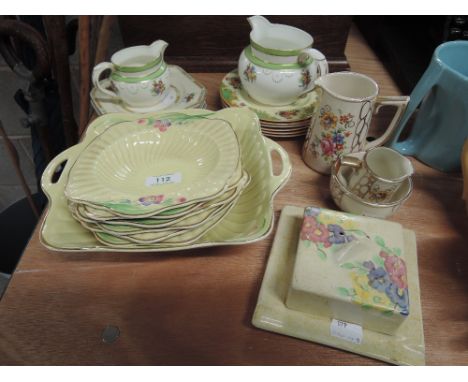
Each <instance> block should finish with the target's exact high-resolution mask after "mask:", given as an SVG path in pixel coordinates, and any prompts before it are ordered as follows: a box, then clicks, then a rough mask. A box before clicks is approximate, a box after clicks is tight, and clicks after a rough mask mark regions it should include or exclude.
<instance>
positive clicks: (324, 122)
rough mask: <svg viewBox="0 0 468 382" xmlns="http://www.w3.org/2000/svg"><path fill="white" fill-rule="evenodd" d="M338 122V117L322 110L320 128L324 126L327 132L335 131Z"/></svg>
mask: <svg viewBox="0 0 468 382" xmlns="http://www.w3.org/2000/svg"><path fill="white" fill-rule="evenodd" d="M337 121H338V117H337V116H336V115H335V114H333V112H331V111H324V110H321V112H320V126H322V127H323V128H324V129H325V130H328V129H334V128H335V127H336V123H337Z"/></svg>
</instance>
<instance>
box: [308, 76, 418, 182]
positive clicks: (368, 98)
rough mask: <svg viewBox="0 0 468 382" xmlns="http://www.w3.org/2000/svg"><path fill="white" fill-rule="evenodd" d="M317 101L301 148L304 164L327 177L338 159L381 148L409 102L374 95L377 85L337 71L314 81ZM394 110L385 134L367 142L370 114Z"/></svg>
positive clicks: (365, 79)
mask: <svg viewBox="0 0 468 382" xmlns="http://www.w3.org/2000/svg"><path fill="white" fill-rule="evenodd" d="M315 85H316V90H317V91H318V92H319V93H320V102H319V105H318V107H317V111H316V113H315V114H314V116H313V118H312V121H311V125H310V127H309V130H308V133H307V137H306V140H305V143H304V146H303V149H302V159H303V160H304V162H305V163H306V164H307V165H308V166H309V167H311V168H312V169H314V170H315V171H318V172H320V173H324V174H329V173H330V170H331V165H332V164H333V163H334V162H335V160H336V159H337V158H338V157H339V156H340V155H344V154H348V153H353V152H358V151H365V150H368V149H370V148H372V147H376V146H381V145H383V144H384V143H385V142H386V141H387V140H388V139H389V138H390V136H391V134H392V132H393V131H394V130H395V129H396V127H397V125H398V122H399V120H400V118H401V116H402V114H403V112H404V111H405V109H406V106H407V104H408V102H409V97H407V96H378V94H379V86H378V85H377V83H376V82H375V81H374V80H373V79H372V78H370V77H367V76H365V75H364V74H360V73H353V72H337V73H330V74H327V75H324V76H321V77H320V78H318V79H317V80H316V81H315ZM387 105H388V106H396V107H397V111H396V113H395V116H394V117H393V119H392V121H391V122H390V124H389V126H388V127H387V130H386V131H385V133H384V134H383V135H382V136H381V137H379V138H377V139H375V140H374V141H372V142H367V133H368V131H369V126H370V123H371V119H372V115H373V114H376V113H377V112H378V111H379V109H380V108H381V107H382V106H387Z"/></svg>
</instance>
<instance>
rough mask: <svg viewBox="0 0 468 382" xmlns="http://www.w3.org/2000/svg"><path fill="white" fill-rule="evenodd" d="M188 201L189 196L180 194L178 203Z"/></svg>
mask: <svg viewBox="0 0 468 382" xmlns="http://www.w3.org/2000/svg"><path fill="white" fill-rule="evenodd" d="M186 201H187V198H186V197H185V196H179V197H178V198H177V203H185V202H186Z"/></svg>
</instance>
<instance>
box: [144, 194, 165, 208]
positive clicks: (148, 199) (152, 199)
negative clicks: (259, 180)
mask: <svg viewBox="0 0 468 382" xmlns="http://www.w3.org/2000/svg"><path fill="white" fill-rule="evenodd" d="M163 200H164V195H148V196H142V197H141V198H139V199H138V202H139V203H140V204H142V205H143V206H150V205H152V204H161V203H162V201H163Z"/></svg>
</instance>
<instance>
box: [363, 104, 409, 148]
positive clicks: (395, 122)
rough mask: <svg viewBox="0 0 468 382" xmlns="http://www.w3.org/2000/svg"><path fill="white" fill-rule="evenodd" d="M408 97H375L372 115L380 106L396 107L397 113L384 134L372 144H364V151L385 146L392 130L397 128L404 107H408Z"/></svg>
mask: <svg viewBox="0 0 468 382" xmlns="http://www.w3.org/2000/svg"><path fill="white" fill-rule="evenodd" d="M409 100H410V97H408V96H379V97H377V100H376V102H375V109H374V114H377V113H378V112H379V110H380V108H381V107H382V106H396V107H397V111H396V113H395V115H394V116H393V119H392V121H391V122H390V124H389V125H388V127H387V130H385V133H383V134H382V136H380V137H379V138H377V139H376V140H374V141H372V142H368V143H367V144H366V150H368V149H371V148H373V147H377V146H381V145H383V144H385V143H386V142H387V141H388V139H389V138H390V136H391V135H392V133H393V132H394V130H395V129H396V128H397V127H398V122H400V119H401V117H402V115H403V113H404V112H405V110H406V107H407V106H408V103H409Z"/></svg>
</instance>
